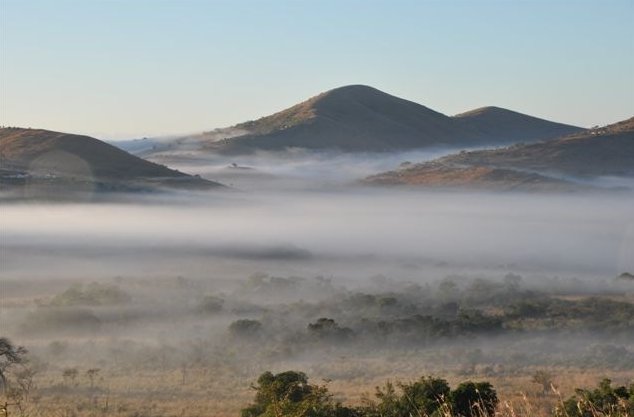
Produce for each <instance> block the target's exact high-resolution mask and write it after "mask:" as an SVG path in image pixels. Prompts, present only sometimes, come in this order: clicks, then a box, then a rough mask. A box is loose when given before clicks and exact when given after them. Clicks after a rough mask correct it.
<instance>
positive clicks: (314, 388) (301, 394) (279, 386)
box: [241, 371, 355, 417]
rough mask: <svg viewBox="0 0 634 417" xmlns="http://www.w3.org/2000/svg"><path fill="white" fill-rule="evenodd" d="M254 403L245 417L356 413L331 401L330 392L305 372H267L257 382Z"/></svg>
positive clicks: (344, 416) (320, 416) (331, 416)
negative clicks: (316, 383)
mask: <svg viewBox="0 0 634 417" xmlns="http://www.w3.org/2000/svg"><path fill="white" fill-rule="evenodd" d="M253 388H254V389H255V390H256V394H255V401H254V402H253V404H251V405H250V406H248V407H247V408H244V409H242V411H241V416H242V417H281V416H284V417H355V412H354V410H351V409H349V408H346V407H342V406H341V405H340V404H338V403H335V402H334V401H333V400H332V396H331V395H330V394H329V393H328V389H327V388H326V387H325V386H322V385H311V384H309V383H308V378H307V377H306V374H304V373H303V372H296V371H287V372H282V373H279V374H276V375H274V374H272V373H271V372H265V373H263V374H262V375H260V377H259V378H258V381H257V386H255V387H253Z"/></svg>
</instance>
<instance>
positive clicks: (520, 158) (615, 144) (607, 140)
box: [444, 117, 634, 177]
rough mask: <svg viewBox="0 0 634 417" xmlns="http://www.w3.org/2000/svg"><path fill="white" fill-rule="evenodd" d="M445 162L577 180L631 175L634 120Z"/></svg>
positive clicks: (448, 158)
mask: <svg viewBox="0 0 634 417" xmlns="http://www.w3.org/2000/svg"><path fill="white" fill-rule="evenodd" d="M444 162H445V163H448V164H457V165H470V166H473V165H482V166H489V167H497V168H513V169H522V170H531V171H539V172H543V173H558V174H565V175H572V176H578V177H594V176H634V117H632V118H630V119H627V120H624V121H621V122H618V123H615V124H612V125H608V126H605V127H602V128H599V129H593V130H588V131H585V132H582V133H578V134H574V135H569V136H565V137H562V138H559V139H556V140H551V141H546V142H538V143H533V144H524V145H516V146H512V147H508V148H503V149H495V150H486V151H474V152H464V153H461V154H457V155H451V156H448V157H446V158H444Z"/></svg>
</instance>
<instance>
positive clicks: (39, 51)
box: [0, 0, 634, 140]
mask: <svg viewBox="0 0 634 417" xmlns="http://www.w3.org/2000/svg"><path fill="white" fill-rule="evenodd" d="M0 7H1V8H2V13H1V18H0V19H2V36H1V38H2V41H1V42H0V48H1V50H0V52H1V55H2V57H3V58H4V59H3V64H2V66H1V67H0V71H1V74H0V84H1V87H2V94H1V95H2V101H1V111H0V113H1V115H2V117H1V118H0V124H3V125H10V126H21V127H38V128H45V129H50V130H59V131H65V132H72V133H81V134H87V135H91V136H95V137H98V138H101V139H107V140H112V139H128V138H139V137H144V136H163V135H174V134H188V133H194V132H200V131H205V130H210V129H214V128H218V127H226V126H230V125H233V124H235V123H239V122H243V121H246V120H252V119H257V118H259V117H262V116H265V115H268V114H271V113H274V112H277V111H279V110H282V109H284V108H286V107H288V106H291V105H293V104H295V103H297V102H300V101H302V100H305V99H307V98H308V97H311V96H313V95H316V94H318V93H320V92H322V91H325V90H329V89H332V88H336V87H339V86H343V85H348V84H366V85H371V86H373V87H375V88H378V89H380V90H382V91H385V92H387V93H389V94H392V95H396V96H398V97H402V98H405V99H408V100H411V101H415V102H417V103H420V104H422V105H425V106H427V107H430V108H432V109H434V110H437V111H440V112H442V113H445V114H447V115H454V114H457V113H461V112H464V111H468V110H471V109H474V108H478V107H482V106H488V105H495V106H499V107H504V108H508V109H511V110H515V111H518V112H522V113H526V114H530V115H533V116H536V117H541V118H546V119H549V120H554V121H557V122H562V123H568V124H573V125H578V126H581V127H590V126H592V125H597V124H598V125H604V124H609V123H613V122H616V121H619V120H622V119H625V118H628V117H631V116H632V113H631V112H632V109H634V80H633V79H632V77H631V74H632V73H634V53H633V52H634V28H633V27H632V25H630V24H629V22H630V21H631V20H632V17H634V3H632V2H631V1H610V2H601V3H596V2H589V1H581V2H575V3H570V2H565V1H558V2H540V1H527V2H521V3H517V2H508V3H507V2H495V1H482V2H477V3H476V2H464V1H462V2H452V3H444V2H433V1H430V2H411V1H399V2H397V3H390V4H389V5H388V4H382V3H380V2H370V3H368V2H363V3H360V2H358V1H349V2H346V3H344V4H340V3H334V2H329V1H327V2H319V3H308V2H284V1H282V2H275V3H269V4H267V5H266V7H264V6H262V5H261V4H259V3H257V2H253V1H240V2H223V1H217V2H201V1H194V0H191V1H181V2H174V1H161V2H149V1H136V2H133V3H130V2H120V1H108V2H75V1H71V0H62V1H55V2H53V1H50V0H38V1H13V0H5V1H3V2H2V3H1V6H0ZM33 22H37V24H34V23H33ZM589 28H591V30H589ZM628 52H629V53H628ZM62 98H63V99H62Z"/></svg>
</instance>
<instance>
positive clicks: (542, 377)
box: [533, 370, 553, 395]
mask: <svg viewBox="0 0 634 417" xmlns="http://www.w3.org/2000/svg"><path fill="white" fill-rule="evenodd" d="M533 382H534V383H536V384H539V385H541V386H542V394H544V395H546V394H548V392H549V391H550V390H551V388H552V386H553V375H552V374H551V373H550V372H548V371H542V370H540V371H537V372H535V373H534V374H533Z"/></svg>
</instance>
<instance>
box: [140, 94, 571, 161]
mask: <svg viewBox="0 0 634 417" xmlns="http://www.w3.org/2000/svg"><path fill="white" fill-rule="evenodd" d="M581 130H582V129H580V128H577V127H574V126H568V125H562V124H559V123H553V122H549V121H546V120H542V119H537V118H534V117H530V116H526V115H522V114H520V113H515V112H511V111H509V110H503V109H496V108H486V109H480V110H477V111H474V112H470V113H465V114H461V115H458V116H456V117H449V116H446V115H444V114H442V113H439V112H436V111H434V110H432V109H429V108H427V107H425V106H422V105H420V104H417V103H414V102H411V101H408V100H404V99H401V98H398V97H395V96H392V95H390V94H387V93H384V92H382V91H379V90H377V89H375V88H372V87H368V86H364V85H350V86H345V87H340V88H336V89H334V90H330V91H327V92H324V93H321V94H319V95H317V96H315V97H312V98H310V99H308V100H306V101H304V102H302V103H300V104H297V105H295V106H292V107H290V108H288V109H286V110H283V111H281V112H279V113H275V114H273V115H270V116H266V117H263V118H261V119H258V120H255V121H250V122H246V123H241V124H238V125H235V126H233V127H231V128H226V129H217V130H215V131H212V132H207V133H205V134H202V135H199V136H191V137H184V138H179V139H175V140H172V141H170V142H169V143H167V144H163V145H159V146H157V147H156V149H153V150H151V151H150V152H148V153H147V154H153V153H159V152H165V151H178V150H182V149H189V150H191V147H192V143H195V142H198V143H199V146H200V147H201V148H202V149H204V150H207V151H213V152H222V153H248V152H253V151H256V150H283V149H287V148H307V149H337V150H341V151H347V152H377V151H378V152H382V151H393V150H404V149H415V148H424V147H433V146H452V147H468V146H478V145H486V144H489V145H499V144H509V143H516V142H518V141H535V140H541V139H550V138H553V137H557V136H560V135H562V134H568V133H573V132H578V131H581Z"/></svg>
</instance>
